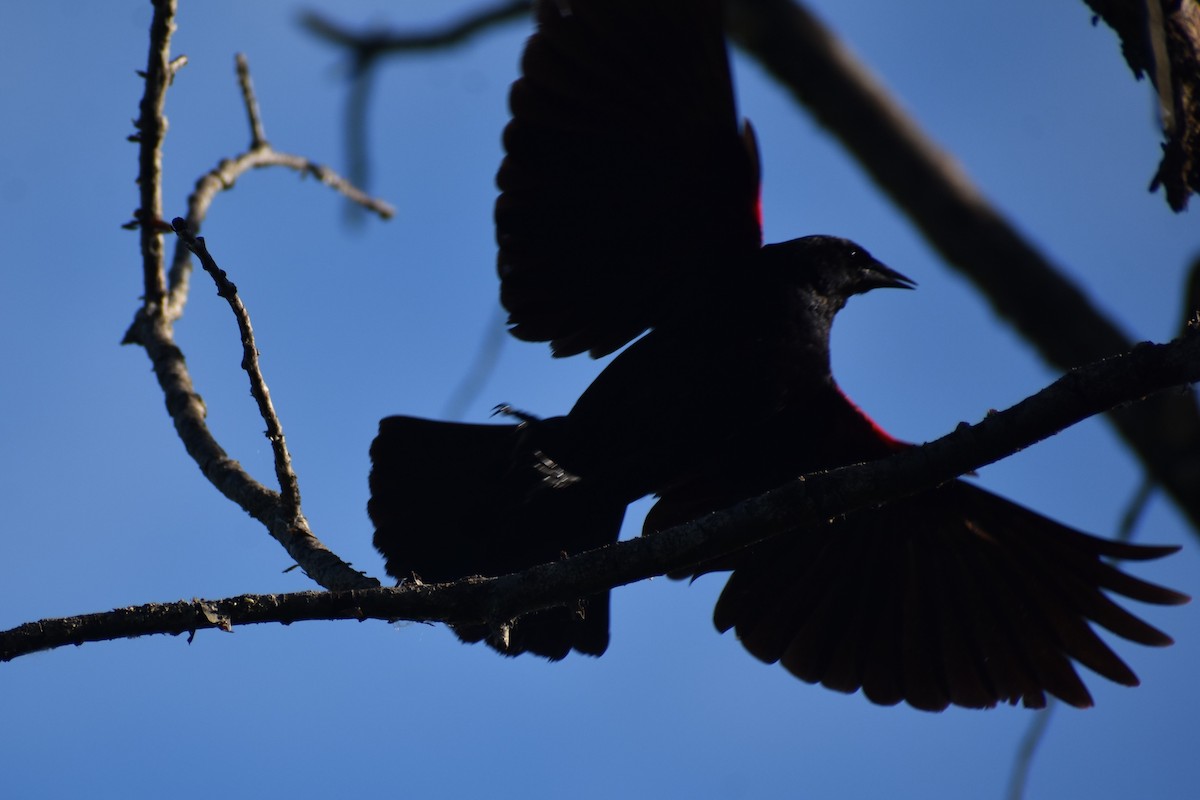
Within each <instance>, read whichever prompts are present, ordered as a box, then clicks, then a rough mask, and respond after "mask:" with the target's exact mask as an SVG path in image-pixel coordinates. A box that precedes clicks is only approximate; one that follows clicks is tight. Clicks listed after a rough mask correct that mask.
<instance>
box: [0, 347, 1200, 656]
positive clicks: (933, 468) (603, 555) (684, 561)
mask: <svg viewBox="0 0 1200 800" xmlns="http://www.w3.org/2000/svg"><path fill="white" fill-rule="evenodd" d="M1198 380H1200V332H1197V331H1189V332H1188V334H1187V335H1185V336H1184V337H1183V338H1181V339H1178V340H1176V341H1174V342H1171V343H1169V344H1165V345H1151V344H1145V345H1140V346H1139V347H1138V348H1136V349H1135V350H1133V351H1132V352H1130V353H1127V354H1125V355H1122V356H1118V357H1115V358H1111V359H1108V360H1106V361H1103V362H1099V363H1096V364H1092V365H1089V366H1087V367H1083V368H1080V369H1078V370H1075V371H1073V372H1071V373H1070V374H1068V375H1065V376H1063V377H1062V378H1060V379H1059V380H1057V381H1055V382H1054V383H1053V384H1051V385H1050V386H1048V387H1047V388H1045V389H1043V390H1042V391H1040V392H1038V393H1037V394H1035V395H1033V396H1032V397H1029V398H1027V399H1025V400H1023V401H1021V402H1020V403H1018V404H1016V405H1015V406H1013V407H1012V408H1009V409H1006V410H1004V411H1000V412H996V413H992V414H989V415H988V416H987V417H986V418H985V419H984V420H983V421H981V422H979V423H978V424H976V425H967V424H963V425H960V426H959V427H958V428H957V429H956V430H955V431H954V432H953V433H950V434H948V435H946V436H943V437H942V438H941V439H938V440H937V441H935V442H931V443H929V444H926V445H923V446H921V447H915V448H912V449H911V450H907V451H905V452H902V453H898V454H896V455H894V456H891V457H889V458H885V459H880V460H878V461H873V462H869V463H865V464H856V465H852V466H848V467H842V468H839V469H835V470H830V471H828V472H822V473H816V474H813V475H808V476H805V477H803V478H801V479H798V480H796V481H793V482H791V483H788V484H786V485H785V486H781V487H779V488H778V489H775V490H773V491H770V492H768V493H766V494H765V495H762V496H760V497H756V498H752V499H750V500H747V501H745V502H742V503H739V504H738V505H736V506H734V507H733V508H730V509H726V510H725V511H721V512H718V513H714V514H709V515H706V516H704V517H702V518H700V519H697V520H695V521H693V522H689V523H687V524H685V525H680V526H678V527H675V528H671V529H669V530H666V531H663V532H661V533H656V534H654V535H653V536H642V537H639V538H637V539H632V540H628V541H623V542H618V543H616V544H614V545H610V546H608V547H603V548H600V549H598V550H591V551H588V552H586V553H580V554H579V555H576V556H572V557H571V558H567V559H563V560H561V561H557V562H554V563H551V564H542V565H539V566H535V567H532V568H530V569H527V570H525V571H523V572H519V573H515V574H512V575H506V576H501V577H499V578H477V577H476V578H465V579H463V580H460V581H456V582H455V583H451V584H435V585H405V586H402V587H399V588H396V589H374V590H365V591H353V592H335V593H332V594H314V593H311V592H310V593H302V594H298V595H282V596H269V597H254V596H251V597H242V598H231V599H228V600H220V601H206V605H205V606H204V607H203V608H190V607H189V608H182V607H181V606H180V604H174V605H171V606H162V605H147V606H141V607H138V608H134V609H122V610H119V611H118V612H108V613H107V614H97V615H88V616H86V617H72V618H66V619H60V620H43V621H41V622H32V623H27V624H25V625H22V626H19V627H17V628H14V629H12V630H9V631H6V632H2V633H0V661H4V660H10V659H13V658H16V657H18V656H20V655H24V654H26V653H30V652H34V651H36V650H46V649H50V648H53V647H59V646H62V645H65V644H79V643H81V642H84V641H100V640H107V639H116V638H122V637H126V636H141V635H146V634H150V633H179V632H180V631H184V630H196V629H199V628H211V627H218V628H228V627H229V626H232V625H240V624H246V623H251V622H279V623H290V622H295V621H298V620H306V619H345V618H347V617H353V618H356V619H366V618H373V619H405V620H413V621H443V622H456V623H478V622H489V623H490V622H502V621H504V620H511V619H514V618H516V617H518V616H520V615H521V614H525V613H528V612H530V611H534V610H537V609H540V608H547V607H550V606H553V605H556V604H561V603H562V602H564V601H566V600H568V599H570V598H574V597H579V596H581V595H589V594H593V593H596V592H600V591H604V590H607V589H610V588H613V587H616V586H623V585H625V584H629V583H633V582H635V581H639V580H644V579H646V578H649V577H652V576H655V575H662V574H665V573H667V572H669V571H671V570H673V569H676V568H679V567H682V566H685V565H688V564H695V563H698V562H700V561H704V560H707V559H709V558H713V557H716V556H718V555H720V554H723V553H728V552H732V551H734V550H737V549H740V548H742V547H746V546H748V545H750V544H753V543H754V542H757V541H761V540H762V539H765V538H767V537H769V536H774V535H777V534H781V533H785V532H786V531H790V530H795V529H797V528H803V527H805V526H810V525H814V524H819V523H820V522H822V521H824V520H828V519H829V518H831V517H835V516H838V515H840V514H843V513H848V512H850V511H852V510H854V509H856V508H863V507H866V506H870V505H879V504H882V503H885V502H887V501H889V500H892V499H896V498H898V497H902V496H905V495H908V494H911V493H914V492H917V491H921V490H923V489H927V488H929V487H932V486H936V485H938V484H940V483H943V482H945V481H946V480H949V479H951V478H953V477H955V476H957V475H961V474H964V473H966V472H969V471H971V470H974V469H978V468H980V467H983V466H985V465H987V464H990V463H992V462H994V461H996V460H998V459H1000V458H1003V457H1005V456H1007V455H1009V454H1011V453H1014V452H1016V451H1018V450H1021V449H1023V448H1025V447H1027V446H1029V445H1031V444H1033V443H1035V442H1037V441H1039V440H1041V439H1044V438H1046V437H1047V436H1052V435H1053V434H1055V433H1057V432H1058V431H1060V430H1063V429H1064V428H1066V427H1069V426H1070V425H1073V424H1075V423H1077V422H1079V421H1081V420H1083V419H1086V418H1087V417H1089V416H1091V415H1093V414H1098V413H1101V412H1103V411H1104V410H1106V409H1108V408H1111V407H1112V406H1114V405H1116V404H1118V403H1124V402H1131V401H1133V400H1136V399H1137V398H1139V397H1142V396H1144V395H1147V394H1149V393H1152V392H1155V391H1159V390H1162V389H1164V388H1167V387H1171V386H1179V385H1183V384H1187V383H1192V382H1195V381H1198ZM183 605H184V606H190V605H191V604H183ZM164 608H170V609H175V612H172V613H176V612H177V613H181V614H183V615H184V617H183V619H182V621H181V619H180V618H179V617H178V616H172V617H171V618H170V619H168V620H162V619H160V618H159V617H158V614H159V612H160V610H161V609H164ZM210 617H211V618H210ZM156 620H157V621H156Z"/></svg>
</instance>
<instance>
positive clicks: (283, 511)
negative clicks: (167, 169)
mask: <svg viewBox="0 0 1200 800" xmlns="http://www.w3.org/2000/svg"><path fill="white" fill-rule="evenodd" d="M174 8H175V5H174V2H173V0H156V2H155V16H154V24H153V26H152V28H151V40H152V41H151V50H150V56H149V67H148V68H147V71H146V76H147V78H146V90H145V96H144V97H143V99H142V105H141V108H142V117H141V118H140V119H139V121H138V129H139V133H138V134H137V135H136V136H135V137H131V138H134V139H135V140H136V141H138V143H139V146H140V148H141V149H140V154H141V155H140V159H139V176H138V180H139V184H140V192H141V199H142V206H141V207H140V208H139V210H138V211H137V212H136V213H135V215H134V217H135V222H134V223H133V226H134V227H138V228H140V229H141V236H142V260H143V274H144V280H145V298H144V302H143V304H142V306H141V308H139V310H138V312H137V314H136V315H135V318H134V321H133V324H132V325H131V326H130V328H129V330H128V331H127V332H126V334H125V337H124V340H123V343H126V344H131V343H136V344H140V345H142V346H143V347H144V348H145V349H146V354H147V355H148V356H149V357H150V361H151V364H152V365H153V367H154V373H155V376H156V377H157V379H158V383H159V386H160V388H161V389H162V391H163V395H164V397H165V399H166V404H167V412H168V413H169V414H170V415H171V418H172V420H173V421H174V423H175V430H176V432H177V433H178V435H179V438H180V440H181V441H182V442H183V444H184V447H185V448H186V450H187V452H188V454H189V455H190V456H191V457H192V459H193V460H195V462H196V463H197V465H199V467H200V469H201V471H202V472H203V473H204V475H205V477H206V478H208V480H209V481H210V482H211V483H212V484H213V485H214V486H216V487H217V489H218V490H219V491H220V492H221V493H222V494H224V495H225V496H226V497H227V498H229V499H230V500H232V501H233V502H235V503H237V504H238V506H240V507H241V508H242V509H243V510H245V511H246V512H247V513H248V514H250V515H251V516H252V517H254V518H255V519H257V520H258V521H259V522H261V523H262V524H263V525H264V526H265V527H266V528H267V530H268V532H270V534H271V536H273V537H274V538H275V539H276V540H277V541H279V543H280V544H282V545H283V547H284V549H286V550H287V552H288V554H289V555H290V556H291V557H292V558H293V559H295V561H296V563H297V564H299V565H300V566H301V567H302V568H303V569H304V571H305V573H306V574H308V576H309V577H311V578H312V579H313V580H315V581H316V582H317V583H318V584H320V585H321V586H324V587H325V588H327V589H351V588H366V587H372V586H378V585H379V581H377V580H376V579H374V578H371V577H368V576H366V575H364V574H363V573H361V572H359V571H357V570H355V569H353V568H352V567H351V566H350V565H349V564H347V563H345V562H344V561H342V560H341V559H340V558H338V557H337V555H335V554H334V553H333V552H331V551H330V550H329V549H328V548H327V547H325V545H324V544H322V543H321V542H320V540H318V539H317V537H316V536H315V535H313V533H312V531H311V529H310V528H309V525H308V521H307V520H306V519H305V518H304V515H303V514H302V513H301V512H300V507H299V489H298V488H297V486H296V482H295V475H294V473H292V472H291V469H290V467H289V466H288V465H287V462H288V459H287V458H286V449H283V450H282V455H283V457H282V458H281V455H280V448H281V447H282V444H283V439H282V427H281V426H280V425H279V424H278V420H277V419H275V422H274V425H272V421H271V418H272V417H273V416H274V412H273V411H270V410H269V405H270V404H269V401H268V402H267V403H266V406H264V405H263V402H262V399H263V398H266V397H268V396H269V395H268V394H267V391H266V385H265V383H262V381H261V375H259V378H258V381H257V382H258V383H259V389H260V395H261V396H260V410H263V413H264V419H266V420H267V426H268V438H271V439H272V446H273V449H275V452H276V473H277V475H278V477H279V480H280V485H281V487H283V491H284V494H283V496H281V495H280V494H279V493H277V492H274V491H272V490H270V489H268V488H266V487H265V486H263V485H262V484H261V483H259V482H258V481H256V480H255V479H254V478H253V477H252V476H251V475H250V474H249V473H247V472H246V471H245V470H243V469H242V467H241V465H240V464H238V463H237V462H236V461H234V460H233V459H231V458H230V457H229V456H228V454H227V453H226V452H225V450H224V448H222V447H221V445H220V444H219V443H218V442H217V441H216V439H215V438H214V437H213V435H212V433H211V431H210V430H209V428H208V425H207V423H206V422H205V416H206V410H205V407H204V401H203V400H202V399H201V398H200V395H199V394H197V393H196V391H195V389H194V387H193V384H192V380H191V375H190V374H189V372H188V369H187V364H186V362H185V360H184V356H183V352H182V351H181V350H180V349H179V347H178V345H176V343H175V339H174V331H173V323H174V322H175V321H176V320H178V319H179V318H180V316H181V315H182V313H183V307H184V304H185V303H186V300H187V291H188V283H189V275H190V271H191V259H190V257H189V254H188V245H187V242H186V240H185V239H183V238H182V237H181V241H180V243H179V244H177V246H176V251H175V257H174V260H173V262H172V266H171V272H170V283H169V291H168V289H167V287H168V283H167V281H166V276H164V274H163V257H162V236H161V234H162V232H163V231H164V229H166V228H168V227H169V226H167V225H166V223H164V222H163V221H162V220H161V214H162V202H161V182H162V158H161V144H162V136H163V133H164V132H165V130H166V122H165V118H163V116H162V114H163V107H164V105H165V91H166V86H167V84H168V83H169V78H167V77H164V76H165V74H166V72H165V71H166V70H169V69H174V68H175V67H174V66H172V65H177V64H179V63H181V62H172V61H170V59H169V54H170V50H169V47H170V35H169V34H170V31H171V29H172V26H173V23H172V18H173V14H174ZM164 65H165V66H164ZM238 71H239V76H240V79H241V81H240V82H241V86H242V96H243V100H244V102H245V104H246V107H247V114H248V116H249V120H250V127H251V148H250V149H249V150H248V151H246V152H245V153H242V154H241V155H239V156H237V157H236V158H234V159H229V160H225V161H222V162H221V163H220V164H219V165H218V166H217V167H216V168H215V169H214V170H212V171H210V172H209V173H208V174H206V175H205V176H204V177H202V178H201V179H200V180H199V181H198V182H197V184H196V189H195V190H194V191H193V192H192V195H191V196H190V197H189V198H188V216H187V219H186V221H181V223H183V228H184V229H185V230H187V231H189V232H195V231H198V230H199V229H200V225H201V223H202V222H203V220H204V217H205V215H206V214H207V211H208V208H209V206H210V204H211V203H212V200H213V198H214V197H215V196H216V194H217V193H218V192H219V191H221V190H224V189H228V188H231V187H232V186H233V185H234V183H235V182H236V180H237V178H239V177H240V176H241V175H242V174H244V173H245V172H247V171H249V170H250V169H253V168H257V167H265V166H285V167H289V168H291V169H295V170H297V171H299V172H301V173H302V174H312V175H315V176H316V177H317V178H318V179H320V180H321V181H322V182H323V183H326V184H328V185H330V186H333V187H334V188H335V189H337V190H339V191H341V192H343V193H344V194H346V195H347V196H350V197H351V198H352V199H358V200H359V201H360V202H363V203H364V204H365V205H367V206H368V207H370V208H372V209H373V210H375V211H376V212H377V213H380V214H381V215H382V216H385V217H386V216H390V214H391V209H390V207H389V206H387V204H386V203H382V202H381V201H378V200H374V199H372V198H368V197H366V196H365V195H363V194H362V193H361V192H359V191H358V190H357V189H355V188H354V187H352V186H350V185H349V184H347V183H346V182H345V181H344V180H342V178H341V177H340V176H338V175H337V174H336V173H334V172H333V171H332V170H328V169H326V168H325V167H322V166H320V165H317V164H314V163H313V162H311V161H309V160H308V159H306V158H303V157H301V156H295V155H291V154H288V153H280V152H278V151H276V150H274V149H273V148H272V147H271V146H270V145H269V144H268V143H267V142H266V140H265V137H264V135H263V129H262V122H261V118H260V116H259V113H258V106H257V102H256V101H255V99H254V95H253V91H252V89H251V83H250V79H249V71H248V67H246V65H245V61H244V59H240V60H239V65H238ZM200 241H202V240H196V239H192V243H193V245H195V244H196V243H197V242H200ZM212 267H213V268H214V270H216V265H215V264H212ZM216 272H219V270H216ZM218 285H220V283H219V282H218ZM226 294H228V292H226ZM234 299H236V297H235V298H234ZM235 313H236V307H235ZM238 319H239V324H244V325H245V327H243V342H244V346H245V347H248V348H250V349H251V350H252V349H253V341H252V339H249V340H248V339H247V334H248V323H249V319H248V317H245V316H244V314H243V315H239V318H238ZM255 360H256V356H255V358H247V363H248V364H249V365H250V366H251V367H253V362H254V361H255ZM254 383H255V379H254V378H253V376H252V385H253V384H254ZM256 396H259V395H256Z"/></svg>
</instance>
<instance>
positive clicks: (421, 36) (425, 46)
mask: <svg viewBox="0 0 1200 800" xmlns="http://www.w3.org/2000/svg"><path fill="white" fill-rule="evenodd" d="M530 5H531V3H530V2H529V0H510V2H506V3H501V4H499V5H497V6H495V7H494V8H490V9H487V10H484V11H480V12H478V13H475V14H470V15H468V16H467V17H465V18H463V19H461V20H459V21H458V22H453V23H451V24H449V25H446V26H445V27H443V28H439V29H437V30H433V31H429V32H427V33H391V32H388V31H386V30H380V29H375V30H373V31H369V32H365V33H356V32H354V31H352V30H350V29H349V28H347V27H346V26H344V25H340V24H338V23H336V22H334V21H333V20H331V19H329V18H328V17H325V16H324V15H322V14H319V13H317V12H316V11H306V12H304V13H303V14H302V15H301V16H300V24H301V25H302V26H303V27H305V28H307V29H308V31H309V32H310V33H312V34H314V35H315V36H317V37H318V38H320V39H324V40H325V41H327V42H331V43H333V44H336V45H338V46H340V47H344V48H347V49H348V50H351V51H352V52H353V53H354V54H355V63H356V64H358V65H360V66H361V65H364V64H367V63H370V62H371V61H373V60H374V59H375V58H377V57H378V56H380V55H386V54H396V53H412V52H421V51H426V50H440V49H444V48H447V47H451V46H453V45H457V44H462V43H463V42H465V41H467V40H468V39H470V38H471V37H472V36H474V35H476V34H478V33H481V32H483V31H485V30H489V29H490V28H492V27H494V26H496V25H498V24H500V23H503V22H508V21H510V20H514V19H520V18H522V17H525V16H527V15H528V13H529V8H530Z"/></svg>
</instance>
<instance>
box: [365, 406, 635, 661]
mask: <svg viewBox="0 0 1200 800" xmlns="http://www.w3.org/2000/svg"><path fill="white" fill-rule="evenodd" d="M524 434H525V426H523V425H474V424H461V423H450V422H435V421H432V420H423V419H416V418H413V417H388V418H387V419H384V420H383V421H382V422H380V425H379V435H378V436H377V437H376V438H375V441H374V442H373V443H372V445H371V463H372V469H371V478H370V486H371V499H370V502H369V503H368V505H367V510H368V513H369V514H370V516H371V520H372V521H373V522H374V523H375V547H376V548H377V549H378V550H379V551H380V552H381V553H383V555H384V557H385V558H386V560H387V571H388V574H390V575H392V576H393V577H395V578H397V579H400V580H412V579H419V580H422V581H424V582H426V583H440V582H445V581H453V580H457V579H459V578H463V577H466V576H469V575H484V576H489V577H491V576H497V575H505V574H509V573H512V572H518V571H520V570H523V569H526V568H528V567H531V566H534V565H535V564H542V563H547V562H552V561H556V560H558V559H561V558H563V557H565V556H567V555H573V554H575V553H578V552H582V551H584V550H590V549H593V548H596V547H600V546H602V545H604V544H608V543H610V542H613V541H616V538H617V534H618V532H619V529H620V526H621V520H622V519H623V517H624V512H625V508H624V504H618V503H613V502H606V501H605V499H604V498H603V497H602V496H600V495H598V494H597V493H596V492H593V491H592V489H591V487H590V486H588V485H587V484H586V482H582V483H577V484H570V485H566V486H560V487H559V488H553V487H551V486H550V485H549V484H548V483H547V482H545V480H544V476H543V475H542V474H541V473H540V472H539V471H538V470H537V469H536V465H537V464H536V457H535V456H534V454H533V453H531V452H528V448H527V447H526V446H525V441H526V437H525V435H524ZM494 622H496V621H493V623H494ZM454 629H455V632H456V633H457V634H458V635H459V637H460V638H462V639H463V640H465V641H469V642H478V641H487V643H488V644H489V645H491V646H492V647H494V648H495V649H497V650H499V651H500V652H502V653H505V654H508V655H517V654H519V653H523V652H532V653H537V654H538V655H542V656H546V657H547V658H550V659H560V658H563V657H564V656H566V654H567V653H568V652H570V651H571V650H572V649H575V650H578V651H579V652H582V653H588V654H591V655H600V654H601V653H603V652H604V650H605V648H606V647H607V646H608V593H607V592H604V593H600V594H595V595H591V596H589V597H586V598H580V599H579V600H578V601H576V602H574V603H572V604H570V605H569V606H560V607H554V608H549V609H544V610H542V611H536V612H533V613H531V614H528V615H525V616H523V617H521V618H520V619H519V620H518V621H516V622H515V623H514V624H512V625H511V626H508V625H498V624H492V623H482V622H481V623H479V624H464V625H456V626H455V628H454Z"/></svg>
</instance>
